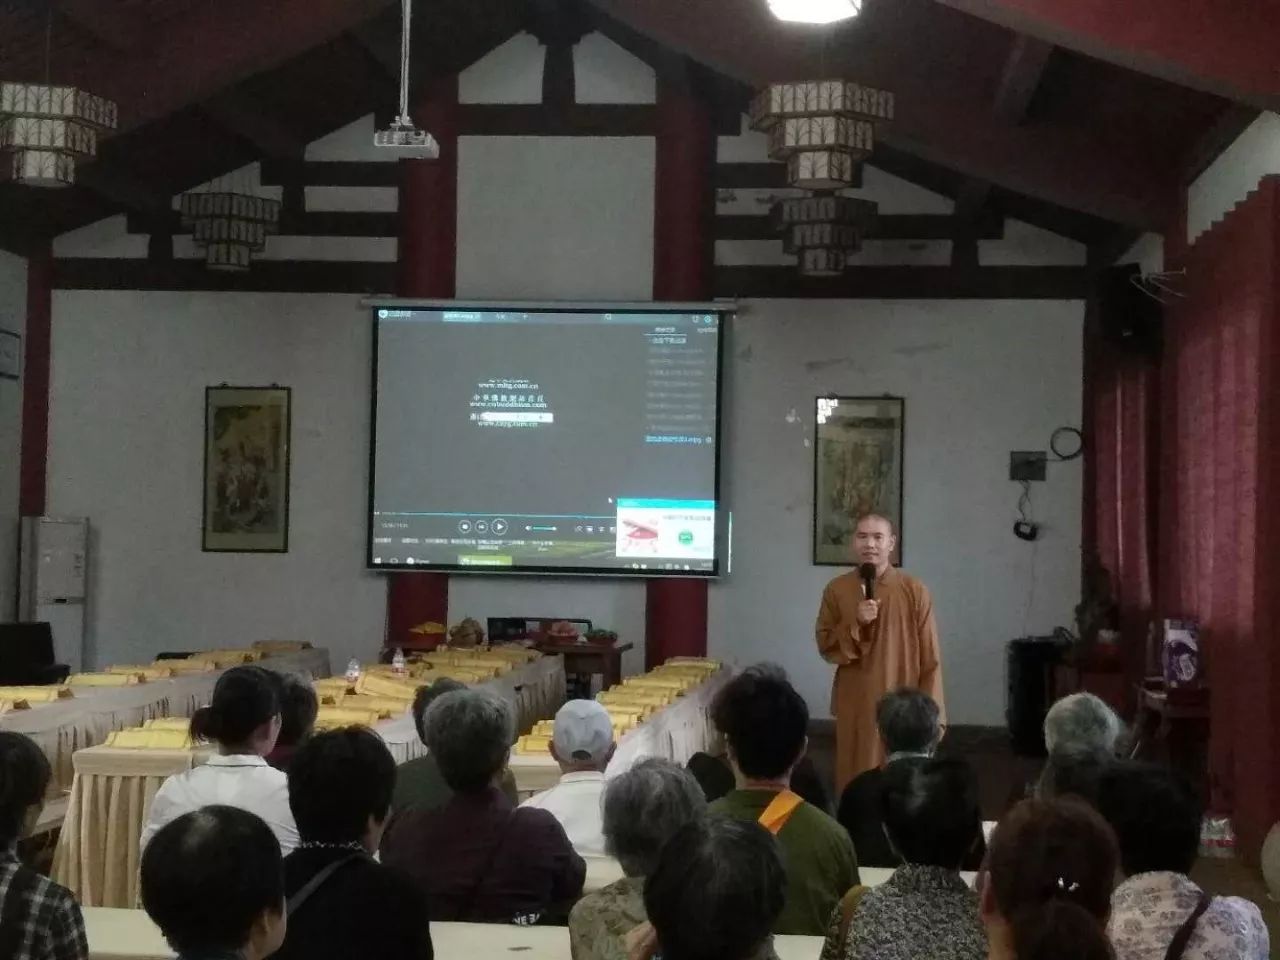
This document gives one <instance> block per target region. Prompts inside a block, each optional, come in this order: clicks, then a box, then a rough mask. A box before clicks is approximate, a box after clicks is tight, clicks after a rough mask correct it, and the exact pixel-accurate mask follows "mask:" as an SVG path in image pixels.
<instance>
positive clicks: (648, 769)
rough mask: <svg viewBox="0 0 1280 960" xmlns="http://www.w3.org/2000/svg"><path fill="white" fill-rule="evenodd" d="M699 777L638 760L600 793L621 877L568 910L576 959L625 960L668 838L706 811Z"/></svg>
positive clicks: (607, 845)
mask: <svg viewBox="0 0 1280 960" xmlns="http://www.w3.org/2000/svg"><path fill="white" fill-rule="evenodd" d="M706 810H707V801H706V799H705V798H704V797H703V795H702V790H701V788H700V787H699V786H698V782H697V781H696V780H694V779H693V776H692V775H691V774H690V773H689V772H688V771H687V770H683V769H681V768H680V767H679V766H677V765H676V764H674V763H672V762H671V761H669V760H642V761H641V762H640V763H638V764H636V765H635V766H634V767H632V768H631V769H630V770H628V771H627V772H626V773H624V774H621V775H620V776H618V777H617V778H615V779H614V780H612V781H610V783H609V786H608V788H607V789H606V790H605V793H604V840H605V849H606V851H608V853H609V855H610V856H612V857H615V858H617V861H618V863H619V865H621V867H622V872H623V874H624V876H623V878H622V879H621V880H617V881H614V882H613V883H611V884H609V885H608V886H607V887H604V888H603V889H601V890H597V891H595V892H594V893H588V894H587V895H586V896H584V897H583V898H582V899H581V900H579V901H578V902H577V904H575V905H574V908H573V910H572V911H571V912H570V914H569V945H570V947H571V949H572V954H573V958H574V960H626V958H627V947H626V942H625V938H626V935H627V934H628V933H630V932H631V931H632V930H634V929H635V928H636V927H638V926H639V925H640V924H642V923H644V922H645V920H646V919H647V917H646V916H645V912H644V881H645V877H647V876H649V875H650V874H651V873H653V870H654V867H655V866H656V865H657V863H658V855H659V854H660V853H661V852H662V848H663V847H664V846H665V845H666V842H667V841H668V840H669V839H671V837H672V836H673V835H674V834H675V833H676V832H677V831H678V830H680V829H681V828H682V827H684V826H685V824H688V823H692V822H693V821H694V820H698V819H700V818H701V817H703V816H705V815H706Z"/></svg>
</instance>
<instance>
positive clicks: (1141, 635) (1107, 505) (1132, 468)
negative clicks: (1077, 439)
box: [1084, 305, 1160, 706]
mask: <svg viewBox="0 0 1280 960" xmlns="http://www.w3.org/2000/svg"><path fill="white" fill-rule="evenodd" d="M1159 400H1160V381H1159V366H1158V363H1157V361H1156V360H1155V359H1153V358H1151V357H1148V356H1142V355H1138V354H1135V353H1130V352H1124V351H1122V350H1120V349H1119V348H1118V347H1117V346H1116V345H1115V343H1114V342H1113V341H1110V340H1107V339H1106V338H1105V337H1104V336H1103V335H1102V332H1101V330H1100V329H1099V322H1098V317H1097V310H1096V308H1095V307H1094V306H1092V305H1091V308H1090V311H1089V315H1088V318H1087V320H1086V323H1085V411H1084V419H1085V433H1086V437H1087V443H1088V445H1087V447H1086V454H1085V457H1086V459H1085V512H1084V527H1085V529H1084V543H1085V549H1086V550H1088V549H1093V550H1094V551H1096V552H1097V556H1098V560H1099V561H1100V562H1101V564H1102V566H1103V567H1104V568H1105V569H1106V571H1107V572H1108V574H1109V575H1110V581H1111V588H1112V591H1113V593H1114V596H1115V599H1116V603H1117V606H1118V608H1119V614H1120V623H1119V627H1120V633H1121V637H1122V643H1121V646H1120V650H1121V657H1122V664H1121V666H1122V669H1123V673H1124V677H1125V679H1126V681H1127V682H1126V683H1125V684H1124V687H1125V692H1126V696H1128V697H1130V698H1131V697H1132V689H1133V684H1134V683H1136V682H1137V681H1138V680H1139V679H1140V678H1141V676H1142V674H1143V672H1144V666H1145V662H1144V661H1145V649H1146V631H1147V625H1148V624H1149V623H1150V622H1151V620H1152V617H1153V616H1154V613H1153V609H1154V600H1155V546H1156V544H1155V498H1156V495H1155V490H1156V466H1157V462H1158V461H1157V456H1156V455H1157V452H1158V450H1159V418H1158V410H1159ZM1130 706H1132V703H1130Z"/></svg>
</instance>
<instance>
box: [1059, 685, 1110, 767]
mask: <svg viewBox="0 0 1280 960" xmlns="http://www.w3.org/2000/svg"><path fill="white" fill-rule="evenodd" d="M1122 732H1123V725H1122V724H1121V723H1120V718H1119V717H1118V716H1116V712H1115V711H1114V710H1112V709H1111V708H1110V707H1109V706H1107V704H1106V702H1105V701H1104V700H1102V699H1101V698H1099V697H1095V696H1094V695H1093V694H1092V693H1073V694H1071V695H1070V696H1066V697H1063V698H1062V699H1061V700H1059V701H1058V702H1057V703H1055V704H1054V705H1053V706H1052V707H1050V708H1049V712H1048V713H1047V714H1045V718H1044V745H1045V749H1047V750H1048V751H1049V752H1050V753H1053V752H1054V751H1055V750H1059V749H1064V748H1065V749H1068V750H1085V751H1099V752H1103V753H1108V754H1114V753H1115V749H1116V743H1117V742H1118V741H1119V739H1120V734H1121V733H1122Z"/></svg>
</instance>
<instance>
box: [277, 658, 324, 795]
mask: <svg viewBox="0 0 1280 960" xmlns="http://www.w3.org/2000/svg"><path fill="white" fill-rule="evenodd" d="M275 676H277V677H278V678H279V680H280V735H279V736H278V737H276V745H275V748H274V749H273V750H272V751H271V752H270V753H269V754H267V763H269V764H271V766H273V767H275V768H276V769H277V770H284V771H288V769H289V761H290V759H292V757H293V755H294V753H296V752H297V750H298V747H300V746H302V743H303V741H304V740H306V739H307V737H309V736H311V731H312V730H313V729H314V728H315V725H316V713H317V712H318V711H319V709H320V704H319V701H317V700H316V691H315V688H314V687H312V686H311V683H310V681H307V680H303V679H302V678H301V677H297V676H294V675H293V674H291V673H287V674H276V675H275Z"/></svg>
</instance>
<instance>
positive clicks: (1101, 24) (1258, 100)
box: [939, 0, 1280, 110]
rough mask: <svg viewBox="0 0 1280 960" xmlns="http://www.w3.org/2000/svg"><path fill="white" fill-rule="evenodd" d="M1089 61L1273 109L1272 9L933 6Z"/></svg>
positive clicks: (1276, 10)
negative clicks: (1059, 48) (1003, 27)
mask: <svg viewBox="0 0 1280 960" xmlns="http://www.w3.org/2000/svg"><path fill="white" fill-rule="evenodd" d="M939 2H941V3H943V4H945V5H946V6H949V7H954V8H955V9H957V10H963V11H964V12H965V13H968V14H972V15H973V16H975V17H981V18H982V19H984V20H989V21H991V22H992V23H998V24H1000V25H1002V26H1005V27H1008V28H1009V29H1010V30H1014V31H1017V32H1018V33H1025V34H1029V35H1030V36H1033V37H1036V38H1038V39H1040V40H1043V41H1045V42H1048V43H1052V44H1056V45H1058V46H1062V47H1067V48H1069V49H1071V50H1077V51H1079V52H1080V53H1083V54H1085V55H1087V56H1090V57H1096V58H1097V59H1099V60H1106V61H1108V62H1110V63H1114V64H1117V65H1119V66H1122V67H1127V68H1128V69H1131V70H1137V71H1140V72H1142V73H1146V74H1150V75H1152V76H1156V77H1161V78H1163V79H1165V80H1168V81H1170V82H1172V83H1177V84H1181V85H1182V86H1184V87H1190V88H1192V89H1194V90H1203V91H1205V92H1207V93H1215V94H1217V95H1219V96H1222V97H1226V98H1227V99H1229V100H1236V101H1239V102H1242V103H1248V104H1251V105H1253V106H1255V107H1258V108H1259V109H1262V110H1277V109H1280V66H1277V62H1278V61H1277V59H1276V52H1275V45H1276V37H1280V4H1275V3H1206V2H1205V0H1128V2H1126V3H1116V2H1115V0H939Z"/></svg>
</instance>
